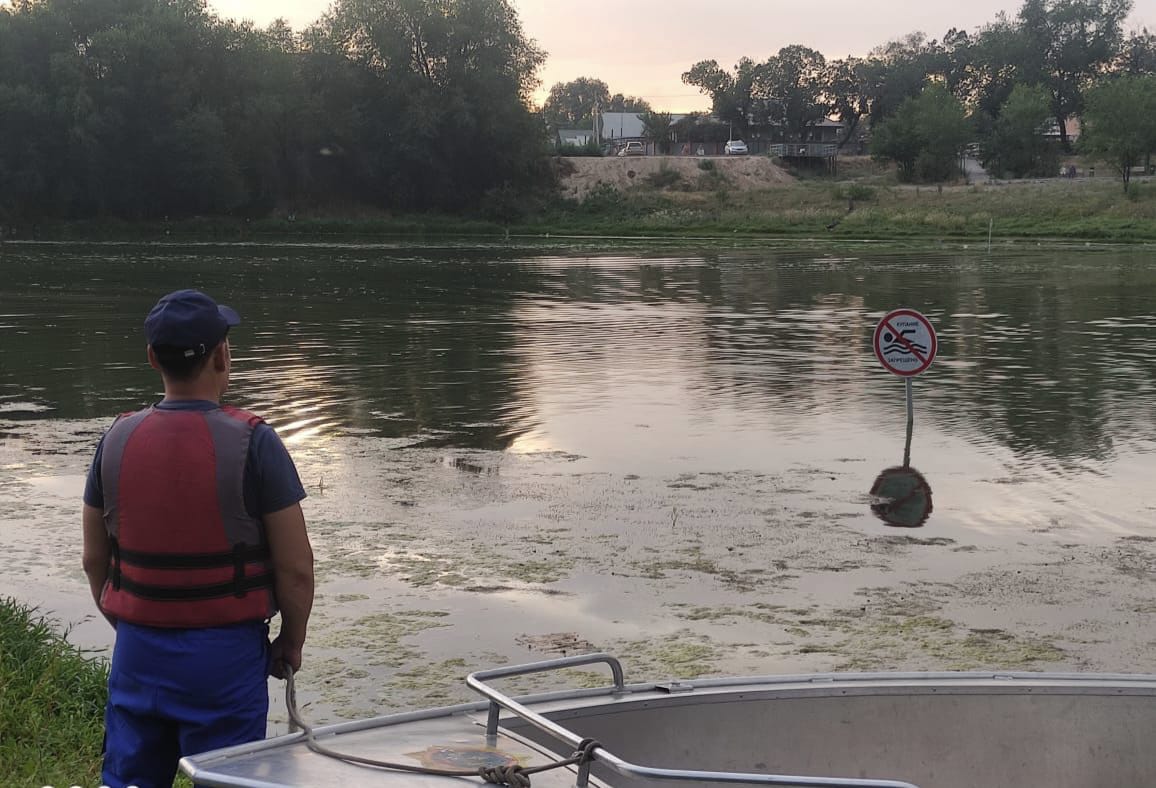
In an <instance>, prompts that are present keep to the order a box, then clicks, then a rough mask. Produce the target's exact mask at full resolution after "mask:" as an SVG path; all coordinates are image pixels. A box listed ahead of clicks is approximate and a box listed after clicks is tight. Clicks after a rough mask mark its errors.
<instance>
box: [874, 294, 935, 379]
mask: <svg viewBox="0 0 1156 788" xmlns="http://www.w3.org/2000/svg"><path fill="white" fill-rule="evenodd" d="M872 345H873V346H874V348H875V358H877V359H879V363H880V364H882V365H883V367H884V369H886V370H887V371H888V372H890V373H891V374H893V375H899V376H900V377H905V378H909V377H914V376H915V375H918V374H920V373H922V372H926V371H927V368H928V367H930V366H931V362H932V361H934V360H935V354H936V353H937V352H938V351H939V340H938V339H937V338H936V336H935V328H933V327H932V325H931V321H930V320H928V319H927V318H926V317H924V316H923V315H921V314H920V313H918V312H916V311H915V310H914V309H896V310H894V311H892V312H888V313H887V314H886V315H884V316H883V319H882V320H880V321H879V325H878V326H876V327H875V339H874V341H873V342H872Z"/></svg>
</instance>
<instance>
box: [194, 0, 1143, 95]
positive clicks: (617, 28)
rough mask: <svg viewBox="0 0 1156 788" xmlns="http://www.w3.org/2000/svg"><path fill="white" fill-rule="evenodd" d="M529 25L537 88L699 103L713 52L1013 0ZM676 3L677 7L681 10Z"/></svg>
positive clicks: (553, 4)
mask: <svg viewBox="0 0 1156 788" xmlns="http://www.w3.org/2000/svg"><path fill="white" fill-rule="evenodd" d="M209 3H210V5H211V6H213V7H214V8H215V9H216V10H217V12H218V13H220V14H221V15H222V16H227V17H234V18H247V19H252V20H253V21H255V22H256V23H258V24H260V25H264V24H267V23H268V22H270V21H272V20H273V19H275V18H277V17H279V16H280V17H284V18H285V19H287V20H288V21H289V22H290V23H291V24H292V25H293V27H294V28H298V29H300V28H302V27H305V26H307V25H308V24H309V23H310V22H312V21H314V20H315V19H317V17H319V16H320V15H321V14H322V13H324V12H325V10H326V9H327V8H328V7H329V0H209ZM514 4H515V6H516V7H517V8H518V10H519V13H520V15H521V18H522V26H523V27H524V29H525V31H526V33H527V35H529V36H530V37H531V38H534V39H535V40H537V42H538V44H539V46H541V47H542V48H543V49H545V50H546V51H547V52H548V53H549V59H548V60H547V62H546V65H545V67H544V68H543V69H542V72H541V78H542V88H543V89H542V91H541V93H542V94H543V95H544V94H545V91H546V90H548V89H549V87H550V85H552V84H554V83H555V82H564V81H567V80H570V79H574V78H575V77H581V76H589V77H597V78H599V79H601V80H603V81H604V82H606V83H607V84H608V85H609V86H610V90H611V91H612V92H615V93H626V94H630V95H637V96H642V97H643V98H646V99H648V100H649V101H650V103H651V104H653V105H654V107H655V108H656V109H665V110H673V111H688V110H695V109H704V108H706V107H707V104H708V102H707V101H706V100H705V99H704V98H703V97H702V96H700V95H699V94H698V93H697V92H696V91H695V90H694V89H693V88H689V87H687V86H686V85H684V84H682V81H681V79H680V77H681V75H682V72H684V71H686V70H687V69H688V68H689V67H690V66H691V65H693V64H694V63H696V62H698V61H700V60H708V59H714V60H717V61H718V62H719V63H720V64H721V65H724V66H728V67H729V66H732V65H734V63H735V62H737V61H738V59H739V58H741V57H743V56H744V55H747V56H750V57H752V58H755V59H757V60H764V59H766V58H767V57H769V56H770V55H772V54H774V53H775V52H777V51H778V50H779V49H780V48H781V47H783V46H786V45H788V44H803V45H805V46H809V47H812V48H814V49H817V50H819V51H820V52H822V53H823V54H824V55H826V56H827V57H829V58H837V57H844V56H846V55H865V54H867V52H868V51H870V50H871V49H872V48H874V47H875V46H877V45H879V44H882V43H885V42H886V41H889V40H891V39H894V38H898V37H900V36H903V35H905V34H907V33H910V32H913V31H916V30H921V31H923V32H925V33H927V35H928V36H930V37H931V38H941V37H942V36H943V34H944V33H945V32H946V31H947V30H948V29H950V28H952V27H958V28H962V29H965V30H968V31H973V30H975V29H976V28H977V27H980V26H981V25H984V24H986V23H987V22H990V21H992V20H993V19H995V17H996V14H998V13H999V12H1000V11H1006V12H1007V13H1008V14H1015V12H1016V11H1017V10H1018V9H1019V7H1020V5H1022V2H1020V0H970V2H967V3H961V4H956V3H948V2H944V1H943V0H878V1H877V2H874V3H863V2H861V0H826V1H825V2H822V3H813V2H811V3H804V2H798V1H797V0H796V1H795V2H788V1H787V0H725V2H721V3H704V2H702V1H701V0H583V2H582V3H568V2H566V0H514ZM680 9H683V10H680ZM1144 26H1147V27H1149V28H1156V0H1137V1H1136V3H1135V10H1134V12H1133V14H1132V18H1131V19H1130V20H1129V25H1128V29H1129V30H1131V29H1133V28H1140V27H1144Z"/></svg>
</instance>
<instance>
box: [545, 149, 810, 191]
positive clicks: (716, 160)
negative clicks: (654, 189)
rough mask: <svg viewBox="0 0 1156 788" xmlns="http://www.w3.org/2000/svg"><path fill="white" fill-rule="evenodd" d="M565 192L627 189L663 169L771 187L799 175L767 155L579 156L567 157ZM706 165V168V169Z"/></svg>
mask: <svg viewBox="0 0 1156 788" xmlns="http://www.w3.org/2000/svg"><path fill="white" fill-rule="evenodd" d="M562 161H563V164H562V170H561V172H562V177H561V182H562V194H563V195H564V196H566V197H572V198H576V199H583V198H584V197H585V196H586V195H588V194H589V193H590V192H591V190H592V189H594V187H596V186H597V185H598V184H599V183H605V184H607V185H610V186H613V187H614V188H616V189H621V190H625V189H628V188H630V187H631V186H635V185H637V184H642V183H646V182H647V177H648V176H654V175H657V174H658V173H660V172H662V171H663V170H666V171H670V172H674V173H678V175H679V176H681V179H682V181H683V182H684V183H687V184H695V183H698V182H700V181H703V180H704V176H706V178H705V179H706V180H710V179H712V178H713V179H722V180H725V182H726V184H727V185H728V186H729V187H730V188H733V189H740V190H747V189H767V188H772V187H775V186H781V185H786V184H790V183H794V181H795V179H794V177H792V176H791V175H790V173H788V172H787V171H786V170H784V169H783V168H782V167H778V166H776V165H775V164H773V163H772V162H771V160H770V159H769V158H766V157H765V156H711V157H698V156H623V157H619V156H608V157H605V158H597V157H583V156H575V157H571V158H566V159H563V160H562ZM704 167H705V169H704Z"/></svg>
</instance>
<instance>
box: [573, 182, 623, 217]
mask: <svg viewBox="0 0 1156 788" xmlns="http://www.w3.org/2000/svg"><path fill="white" fill-rule="evenodd" d="M622 205H623V199H622V193H621V192H620V191H618V189H616V188H614V187H613V186H612V185H611V184H609V183H606V182H604V181H599V182H598V183H597V184H596V185H595V186H594V188H593V189H591V190H590V193H589V194H588V195H586V199H584V200H583V201H582V210H583V211H586V212H587V213H613V212H616V211H618V210H620V209H621V208H622Z"/></svg>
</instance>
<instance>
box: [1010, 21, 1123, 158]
mask: <svg viewBox="0 0 1156 788" xmlns="http://www.w3.org/2000/svg"><path fill="white" fill-rule="evenodd" d="M1131 10H1132V0H1026V2H1025V3H1024V5H1023V7H1022V8H1021V9H1020V12H1019V29H1020V34H1021V36H1022V37H1023V46H1022V48H1021V50H1020V51H1021V53H1022V55H1023V57H1024V61H1023V63H1022V64H1021V71H1022V78H1023V79H1022V81H1027V82H1037V83H1039V84H1041V85H1044V86H1045V87H1046V88H1047V89H1048V91H1049V93H1050V94H1051V108H1052V115H1053V116H1054V117H1055V120H1056V123H1057V124H1058V125H1059V129H1060V140H1061V142H1062V144H1063V146H1064V148H1065V149H1070V147H1071V144H1070V141H1069V140H1068V129H1067V121H1068V119H1069V118H1071V117H1073V116H1078V115H1080V113H1081V112H1083V109H1084V98H1083V96H1084V90H1085V89H1086V88H1087V87H1088V85H1089V84H1090V83H1091V82H1092V80H1093V79H1094V78H1096V77H1097V76H1099V75H1100V74H1102V73H1103V72H1104V71H1105V70H1106V69H1107V67H1108V66H1109V64H1111V63H1112V62H1113V61H1114V60H1115V59H1116V58H1117V57H1118V55H1119V52H1120V45H1121V42H1122V40H1123V34H1122V27H1123V24H1124V20H1125V18H1127V16H1128V14H1129V12H1130V11H1131Z"/></svg>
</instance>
